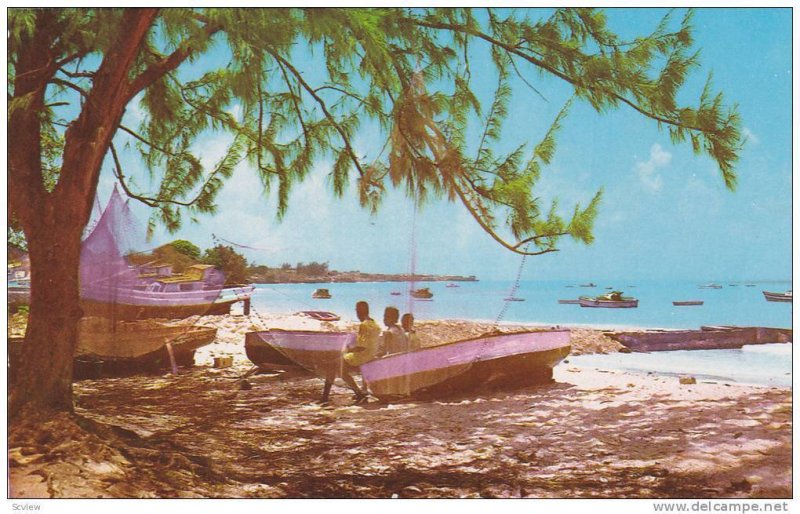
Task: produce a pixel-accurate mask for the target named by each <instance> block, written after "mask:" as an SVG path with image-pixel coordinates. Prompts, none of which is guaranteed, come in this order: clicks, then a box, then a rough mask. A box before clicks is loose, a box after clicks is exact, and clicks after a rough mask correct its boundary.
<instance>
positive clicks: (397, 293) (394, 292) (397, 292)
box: [389, 291, 403, 296]
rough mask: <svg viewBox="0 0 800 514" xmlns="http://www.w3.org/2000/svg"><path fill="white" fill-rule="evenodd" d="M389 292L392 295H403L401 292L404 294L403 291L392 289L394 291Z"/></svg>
mask: <svg viewBox="0 0 800 514" xmlns="http://www.w3.org/2000/svg"><path fill="white" fill-rule="evenodd" d="M389 294H390V295H392V296H400V295H401V294H403V293H401V292H400V291H392V292H391V293H389Z"/></svg>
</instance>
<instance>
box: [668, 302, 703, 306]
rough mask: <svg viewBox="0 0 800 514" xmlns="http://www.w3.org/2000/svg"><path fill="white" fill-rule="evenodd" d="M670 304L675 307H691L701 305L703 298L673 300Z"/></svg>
mask: <svg viewBox="0 0 800 514" xmlns="http://www.w3.org/2000/svg"><path fill="white" fill-rule="evenodd" d="M672 305H674V306H676V307H691V306H695V305H703V300H675V301H673V302H672Z"/></svg>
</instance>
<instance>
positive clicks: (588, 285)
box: [580, 282, 597, 287]
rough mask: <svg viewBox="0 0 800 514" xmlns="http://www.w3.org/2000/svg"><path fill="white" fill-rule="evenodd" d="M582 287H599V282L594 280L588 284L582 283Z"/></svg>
mask: <svg viewBox="0 0 800 514" xmlns="http://www.w3.org/2000/svg"><path fill="white" fill-rule="evenodd" d="M580 286H581V287H597V284H595V283H594V282H589V283H588V284H581V285H580Z"/></svg>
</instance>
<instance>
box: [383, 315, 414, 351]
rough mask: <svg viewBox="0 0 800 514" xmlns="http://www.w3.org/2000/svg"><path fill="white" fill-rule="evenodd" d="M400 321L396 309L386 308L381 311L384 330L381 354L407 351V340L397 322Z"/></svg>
mask: <svg viewBox="0 0 800 514" xmlns="http://www.w3.org/2000/svg"><path fill="white" fill-rule="evenodd" d="M399 320H400V311H399V310H397V307H386V309H385V310H384V311H383V324H384V325H386V330H384V331H383V353H382V355H388V354H391V353H400V352H406V351H408V338H407V337H406V334H405V332H403V329H402V328H400V326H399V325H398V324H397V322H398V321H399Z"/></svg>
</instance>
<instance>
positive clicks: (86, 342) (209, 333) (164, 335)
mask: <svg viewBox="0 0 800 514" xmlns="http://www.w3.org/2000/svg"><path fill="white" fill-rule="evenodd" d="M216 335H217V329H216V328H213V327H201V326H189V325H182V326H181V325H178V326H176V325H167V324H164V323H160V322H156V321H153V320H146V321H122V322H117V323H111V322H110V321H109V320H107V319H104V318H83V319H81V321H80V325H79V333H78V347H77V349H76V352H75V359H74V362H73V372H72V376H73V379H74V380H82V379H87V378H100V377H112V376H127V375H132V374H137V373H146V372H154V371H159V370H163V369H169V368H171V367H172V364H173V363H174V364H175V365H176V366H192V365H194V353H195V350H197V349H198V348H201V347H203V346H205V345H207V344H209V343H211V342H212V341H214V339H215V338H216ZM24 345H25V342H24V338H21V337H20V338H10V339H9V345H8V358H9V370H10V371H13V369H14V368H15V362H18V361H19V359H20V358H22V355H23V353H22V350H23V348H24ZM170 353H171V355H170Z"/></svg>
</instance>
